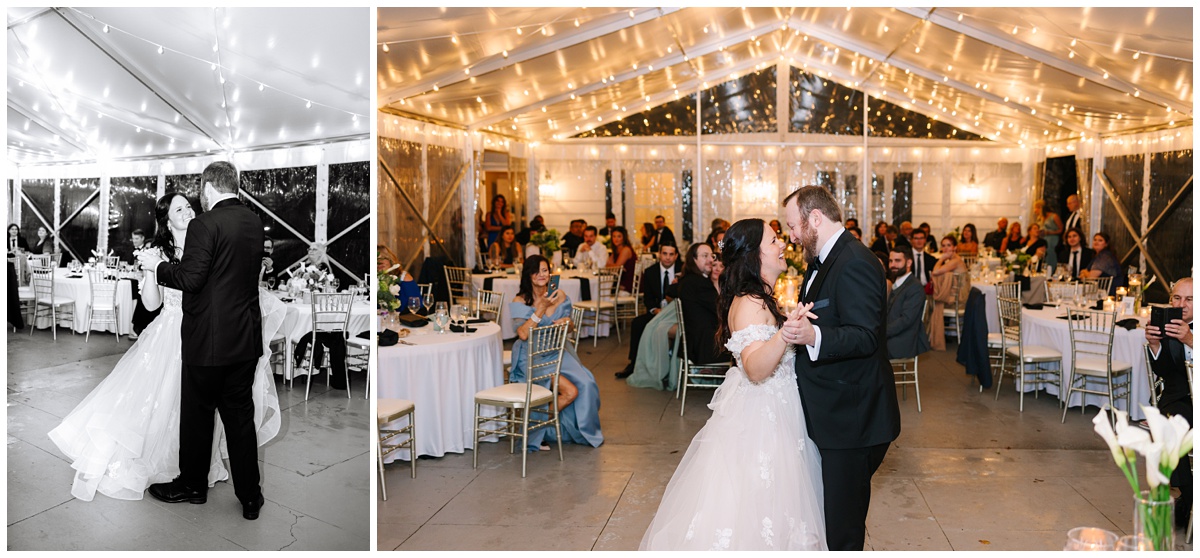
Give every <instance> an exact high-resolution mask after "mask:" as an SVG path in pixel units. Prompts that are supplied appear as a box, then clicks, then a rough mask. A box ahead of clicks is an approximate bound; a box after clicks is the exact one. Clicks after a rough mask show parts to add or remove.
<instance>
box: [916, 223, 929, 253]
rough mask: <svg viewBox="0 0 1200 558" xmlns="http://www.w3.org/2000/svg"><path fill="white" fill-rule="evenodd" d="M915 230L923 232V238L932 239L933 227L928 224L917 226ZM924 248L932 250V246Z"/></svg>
mask: <svg viewBox="0 0 1200 558" xmlns="http://www.w3.org/2000/svg"><path fill="white" fill-rule="evenodd" d="M917 228H918V229H921V230H923V231H925V238H933V227H931V226H929V223H921V224H920V225H917ZM926 248H932V246H927V247H926Z"/></svg>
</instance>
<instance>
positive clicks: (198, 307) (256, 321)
mask: <svg viewBox="0 0 1200 558" xmlns="http://www.w3.org/2000/svg"><path fill="white" fill-rule="evenodd" d="M262 257H263V227H262V221H261V220H259V218H258V216H257V215H255V214H254V212H253V211H250V208H248V207H246V206H245V205H243V204H242V202H241V201H239V200H238V199H237V198H230V199H226V200H222V201H221V202H220V203H218V204H217V205H215V206H213V208H212V209H210V210H208V211H207V212H205V213H202V214H200V215H199V216H197V217H196V218H195V219H192V222H191V223H190V224H188V232H187V242H186V243H185V244H184V248H183V259H182V260H181V261H180V262H179V263H178V264H170V263H167V262H163V263H161V264H159V265H158V269H157V271H158V282H159V284H161V285H163V286H165V287H170V288H172V289H179V290H181V291H183V325H182V330H181V331H180V336H181V337H182V339H183V363H184V364H189V365H192V366H223V365H228V364H233V363H238V362H245V361H247V360H253V359H256V358H258V357H259V356H262V350H263V349H262V347H263V343H262V310H261V309H260V308H259V303H258V270H259V268H260V267H261V266H262Z"/></svg>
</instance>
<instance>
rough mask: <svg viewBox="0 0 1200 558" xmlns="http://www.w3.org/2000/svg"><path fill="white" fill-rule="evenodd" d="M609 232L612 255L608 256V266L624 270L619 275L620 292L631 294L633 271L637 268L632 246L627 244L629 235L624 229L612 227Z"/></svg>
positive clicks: (635, 255)
mask: <svg viewBox="0 0 1200 558" xmlns="http://www.w3.org/2000/svg"><path fill="white" fill-rule="evenodd" d="M609 232H610V234H611V236H609V240H611V241H612V254H609V256H608V266H609V267H613V266H617V267H621V268H623V269H624V270H625V272H624V273H622V274H621V290H622V291H625V292H626V293H631V292H633V271H634V268H635V267H636V266H637V254H636V253H634V251H633V245H631V244H629V233H628V232H626V231H625V227H613V228H612V229H611V230H610V231H609Z"/></svg>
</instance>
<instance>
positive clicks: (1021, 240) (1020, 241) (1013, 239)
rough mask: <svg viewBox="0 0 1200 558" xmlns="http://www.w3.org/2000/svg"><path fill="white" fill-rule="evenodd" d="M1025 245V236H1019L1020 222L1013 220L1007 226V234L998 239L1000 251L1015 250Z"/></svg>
mask: <svg viewBox="0 0 1200 558" xmlns="http://www.w3.org/2000/svg"><path fill="white" fill-rule="evenodd" d="M1024 246H1025V237H1023V236H1021V222H1020V221H1013V224H1012V225H1009V227H1008V235H1007V236H1005V237H1004V239H1003V240H1001V241H1000V252H1001V253H1004V252H1016V251H1018V250H1020V249H1021V248H1023V247H1024Z"/></svg>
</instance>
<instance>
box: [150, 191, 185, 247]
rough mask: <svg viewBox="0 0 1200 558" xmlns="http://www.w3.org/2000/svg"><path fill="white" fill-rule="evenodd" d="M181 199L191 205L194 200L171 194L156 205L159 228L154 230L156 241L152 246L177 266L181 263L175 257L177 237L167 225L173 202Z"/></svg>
mask: <svg viewBox="0 0 1200 558" xmlns="http://www.w3.org/2000/svg"><path fill="white" fill-rule="evenodd" d="M176 196H178V197H181V198H183V199H184V201H187V202H188V205H191V203H192V200H189V199H188V198H187V196H185V195H183V194H181V193H179V192H169V193H167V194H166V195H164V196H163V197H161V198H158V201H157V202H155V204H154V223H155V224H156V225H157V228H155V229H154V241H153V242H151V243H150V245H151V246H154V247H157V248H159V249H161V250H162V253H163V256H164V257H166V258H167V261H169V262H171V263H173V264H176V263H179V257H177V256H176V255H175V235H173V234H171V227H169V226H168V225H167V217H168V216H169V215H170V213H171V202H173V201H175V197H176Z"/></svg>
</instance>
